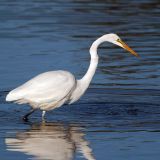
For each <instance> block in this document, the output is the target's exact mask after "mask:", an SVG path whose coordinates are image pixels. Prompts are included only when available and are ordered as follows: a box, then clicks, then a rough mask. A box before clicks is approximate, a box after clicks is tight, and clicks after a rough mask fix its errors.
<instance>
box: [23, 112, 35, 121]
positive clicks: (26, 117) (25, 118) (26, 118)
mask: <svg viewBox="0 0 160 160" xmlns="http://www.w3.org/2000/svg"><path fill="white" fill-rule="evenodd" d="M34 111H35V109H31V110H30V112H29V113H27V114H25V115H24V116H23V120H24V121H28V116H29V115H31V114H32V113H33V112H34Z"/></svg>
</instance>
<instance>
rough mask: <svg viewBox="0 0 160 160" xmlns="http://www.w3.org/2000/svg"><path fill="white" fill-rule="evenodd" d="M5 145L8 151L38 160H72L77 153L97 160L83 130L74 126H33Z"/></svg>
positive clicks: (56, 124)
mask: <svg viewBox="0 0 160 160" xmlns="http://www.w3.org/2000/svg"><path fill="white" fill-rule="evenodd" d="M5 143H6V145H7V150H10V151H19V152H23V153H25V154H27V155H32V156H33V157H34V158H33V159H37V160H45V159H47V160H51V159H52V160H71V159H74V157H75V154H76V152H81V153H82V154H83V157H85V158H86V159H87V160H95V158H94V157H93V155H92V149H91V148H90V147H89V146H88V144H89V143H88V142H87V141H86V140H85V139H84V133H83V132H82V129H81V128H80V127H77V126H73V125H69V126H67V125H66V126H65V125H63V124H61V123H42V124H39V125H37V124H33V125H32V126H31V129H29V130H28V131H26V132H19V133H17V134H16V137H15V138H6V139H5Z"/></svg>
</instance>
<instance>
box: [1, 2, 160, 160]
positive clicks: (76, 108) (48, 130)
mask: <svg viewBox="0 0 160 160" xmlns="http://www.w3.org/2000/svg"><path fill="white" fill-rule="evenodd" d="M159 7H160V5H159V1H157V0H142V1H137V0H134V1H129V0H128V1H127V0H124V1H103V0H99V1H89V0H75V1H74V0H73V1H71V0H57V1H51V0H45V1H41V0H39V1H33V0H30V1H20V0H18V1H11V0H3V1H0V48H1V52H0V117H1V118H0V148H1V149H0V158H1V159H4V160H5V159H6V160H9V159H12V160H17V159H36V160H45V159H46V160H53V159H55V160H70V159H77V160H80V159H88V160H93V159H98V160H99V159H100V160H107V159H109V160H117V159H118V160H128V159H133V160H135V159H136V160H152V159H159V157H160V152H159V151H160V150H159V148H160V107H159V101H160V100H159V95H160V85H159V81H160V72H159V69H160V66H159V61H160V56H159V52H158V49H159V41H158V39H159V27H160V23H159V13H160V10H159ZM110 32H114V33H117V34H118V35H119V36H120V37H121V38H122V39H123V40H124V41H125V42H127V43H128V44H129V45H130V46H131V47H132V48H134V50H135V51H137V52H138V53H139V55H140V58H138V59H137V58H135V57H133V56H130V55H129V54H128V53H127V52H126V51H124V50H123V49H121V48H118V47H116V46H113V45H111V44H107V43H106V44H103V45H102V46H101V49H99V50H98V52H99V56H100V63H99V67H98V69H97V72H96V75H95V77H94V79H93V81H92V84H91V85H90V89H89V90H88V91H87V93H86V94H85V96H84V97H82V99H81V100H80V101H79V102H77V103H75V104H73V105H71V106H64V107H62V108H59V109H56V110H54V111H51V112H49V113H47V115H46V117H47V119H46V122H45V123H44V122H41V113H40V112H36V113H34V114H33V115H32V117H31V119H30V122H28V123H24V122H23V121H21V117H22V115H24V114H25V113H26V112H27V111H28V110H29V108H28V107H26V106H25V105H24V106H18V105H16V104H8V103H6V102H5V95H6V94H7V93H8V91H9V90H11V89H13V88H15V87H16V86H18V85H20V84H21V83H23V82H25V81H26V80H28V79H30V78H31V77H33V76H35V75H37V74H39V73H41V72H45V71H48V70H57V69H65V70H69V71H70V72H72V73H73V74H74V75H76V77H77V78H80V77H82V76H83V75H84V73H85V71H86V70H87V67H88V65H89V58H90V57H89V53H88V50H89V47H90V45H91V43H92V42H93V41H94V40H95V39H96V38H97V37H99V36H101V35H103V34H106V33H110Z"/></svg>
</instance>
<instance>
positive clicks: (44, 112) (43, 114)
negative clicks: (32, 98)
mask: <svg viewBox="0 0 160 160" xmlns="http://www.w3.org/2000/svg"><path fill="white" fill-rule="evenodd" d="M45 114H46V111H42V120H44V119H45V118H44V116H45Z"/></svg>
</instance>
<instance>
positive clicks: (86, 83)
mask: <svg viewBox="0 0 160 160" xmlns="http://www.w3.org/2000/svg"><path fill="white" fill-rule="evenodd" d="M104 41H106V40H105V39H104V37H103V36H102V37H100V38H98V39H97V40H96V41H94V42H93V44H92V45H91V48H90V56H91V60H90V65H89V68H88V70H87V72H86V74H85V75H84V76H83V78H82V79H80V81H81V82H82V83H83V85H84V86H85V87H86V89H87V88H88V86H89V84H90V82H91V80H92V78H93V76H94V74H95V71H96V69H97V65H98V54H97V49H98V46H99V45H100V44H101V43H103V42H104Z"/></svg>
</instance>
